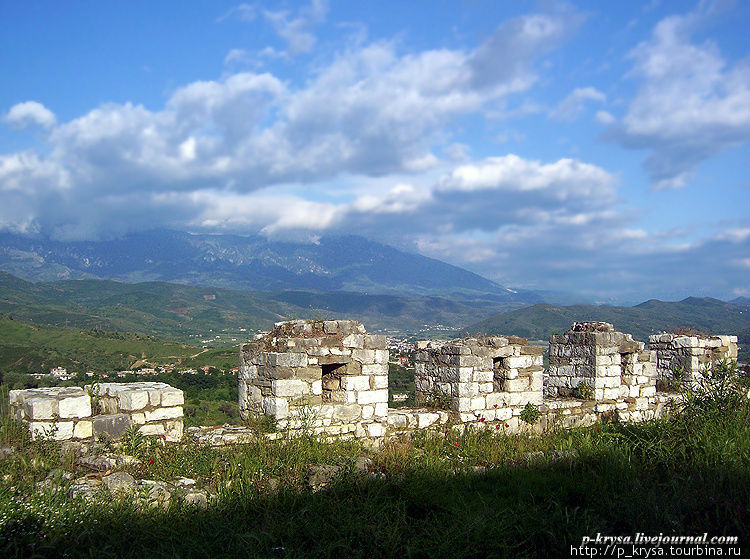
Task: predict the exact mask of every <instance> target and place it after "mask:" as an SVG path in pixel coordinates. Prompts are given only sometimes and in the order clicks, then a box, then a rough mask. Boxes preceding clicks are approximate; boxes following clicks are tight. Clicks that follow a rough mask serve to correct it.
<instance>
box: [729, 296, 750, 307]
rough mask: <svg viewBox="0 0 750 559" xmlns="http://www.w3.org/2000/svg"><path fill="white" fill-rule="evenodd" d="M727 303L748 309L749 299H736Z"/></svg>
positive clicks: (749, 305)
mask: <svg viewBox="0 0 750 559" xmlns="http://www.w3.org/2000/svg"><path fill="white" fill-rule="evenodd" d="M729 302H730V303H732V304H733V305H739V306H740V307H750V297H737V298H736V299H732V300H731V301H729Z"/></svg>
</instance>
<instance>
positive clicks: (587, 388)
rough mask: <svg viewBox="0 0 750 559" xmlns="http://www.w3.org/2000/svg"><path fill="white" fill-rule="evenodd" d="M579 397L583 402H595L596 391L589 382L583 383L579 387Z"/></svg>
mask: <svg viewBox="0 0 750 559" xmlns="http://www.w3.org/2000/svg"><path fill="white" fill-rule="evenodd" d="M577 390H578V397H579V398H581V399H582V400H593V399H594V389H593V388H592V387H591V385H590V384H589V383H588V382H587V381H585V380H584V381H583V382H582V383H581V384H579V385H578V389H577Z"/></svg>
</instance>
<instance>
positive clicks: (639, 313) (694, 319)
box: [465, 297, 750, 346]
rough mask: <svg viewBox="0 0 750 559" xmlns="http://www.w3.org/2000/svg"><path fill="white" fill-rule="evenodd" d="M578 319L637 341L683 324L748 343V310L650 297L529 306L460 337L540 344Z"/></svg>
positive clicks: (475, 326)
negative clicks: (636, 301) (630, 303)
mask: <svg viewBox="0 0 750 559" xmlns="http://www.w3.org/2000/svg"><path fill="white" fill-rule="evenodd" d="M583 320H600V321H604V322H610V323H612V324H613V325H614V326H615V328H616V329H618V330H620V331H621V332H626V333H629V334H633V337H634V338H636V339H638V340H641V341H648V336H649V335H650V334H654V333H657V332H661V331H670V330H673V329H675V328H679V327H683V326H684V327H691V328H696V329H698V330H700V331H703V332H708V333H713V334H736V335H737V336H739V337H740V344H745V345H746V346H748V345H750V310H748V309H747V308H746V307H743V306H740V305H737V304H734V303H733V302H729V303H726V302H724V301H719V300H718V299H711V298H708V297H705V298H698V297H688V298H687V299H684V300H682V301H676V302H665V301H659V300H656V299H652V300H650V301H646V302H644V303H641V304H640V305H636V306H634V307H611V306H606V305H602V306H596V305H573V306H569V307H562V306H554V305H549V304H540V305H533V306H531V307H525V308H522V309H517V310H513V311H509V312H503V313H498V314H495V315H493V316H491V317H489V318H487V319H485V320H482V321H480V322H476V323H475V324H473V325H471V326H469V327H468V328H466V330H465V333H479V332H481V333H486V334H513V335H517V336H524V337H527V338H532V339H537V340H539V339H541V340H546V339H548V338H549V336H550V335H551V334H555V333H562V332H565V331H566V330H568V329H569V328H570V325H571V324H572V323H573V322H576V321H583Z"/></svg>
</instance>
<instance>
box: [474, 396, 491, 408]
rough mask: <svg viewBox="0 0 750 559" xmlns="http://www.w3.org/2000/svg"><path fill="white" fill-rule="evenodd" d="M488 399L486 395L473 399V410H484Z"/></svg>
mask: <svg viewBox="0 0 750 559" xmlns="http://www.w3.org/2000/svg"><path fill="white" fill-rule="evenodd" d="M486 404H487V400H485V397H484V396H477V397H476V398H472V399H471V409H472V410H483V409H486V408H487V405H486Z"/></svg>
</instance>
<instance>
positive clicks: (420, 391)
mask: <svg viewBox="0 0 750 559" xmlns="http://www.w3.org/2000/svg"><path fill="white" fill-rule="evenodd" d="M542 351H543V350H542V348H541V347H539V346H534V345H531V344H529V343H528V342H527V341H526V340H525V339H523V338H505V337H501V336H494V337H480V338H464V339H459V340H451V341H449V342H447V343H442V344H441V343H440V342H434V341H433V342H426V343H421V344H420V345H419V346H418V350H417V353H416V356H415V365H416V367H415V373H414V388H415V403H416V404H417V405H432V406H435V404H438V405H439V404H440V403H441V402H444V403H445V404H446V407H448V409H451V410H453V411H455V412H457V413H458V414H459V418H460V419H461V421H462V422H473V421H477V420H481V421H485V422H490V421H494V420H496V419H497V420H500V421H505V420H509V419H511V418H512V417H513V416H519V415H520V413H521V410H523V408H524V406H526V404H528V403H531V404H533V405H540V404H541V403H542V373H543V370H544V369H543V367H542V364H543V362H542V359H543V358H542ZM482 418H484V419H482Z"/></svg>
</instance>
